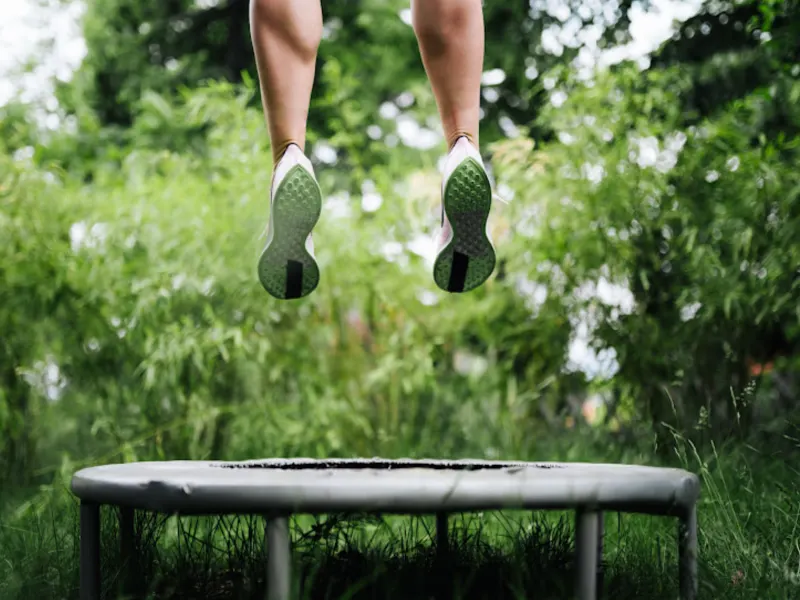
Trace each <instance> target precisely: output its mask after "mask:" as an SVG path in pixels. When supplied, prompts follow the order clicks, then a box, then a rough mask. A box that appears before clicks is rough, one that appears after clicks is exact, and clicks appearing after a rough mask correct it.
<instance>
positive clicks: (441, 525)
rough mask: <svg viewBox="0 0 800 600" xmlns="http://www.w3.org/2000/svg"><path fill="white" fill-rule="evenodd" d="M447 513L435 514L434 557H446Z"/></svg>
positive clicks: (447, 544)
mask: <svg viewBox="0 0 800 600" xmlns="http://www.w3.org/2000/svg"><path fill="white" fill-rule="evenodd" d="M447 533H448V532H447V513H443V512H442V513H436V555H437V556H439V557H443V556H446V555H447V552H448V548H449V540H448V537H447Z"/></svg>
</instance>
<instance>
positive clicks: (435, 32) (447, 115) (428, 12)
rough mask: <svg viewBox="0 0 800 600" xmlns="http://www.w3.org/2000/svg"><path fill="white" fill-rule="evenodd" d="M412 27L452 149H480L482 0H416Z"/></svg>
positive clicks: (412, 7) (413, 2) (482, 41)
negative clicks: (466, 143)
mask: <svg viewBox="0 0 800 600" xmlns="http://www.w3.org/2000/svg"><path fill="white" fill-rule="evenodd" d="M411 10H412V22H413V25H414V32H415V33H416V35H417V41H418V43H419V49H420V54H421V55H422V63H423V64H424V65H425V71H426V72H427V74H428V79H430V82H431V87H432V88H433V93H434V95H435V96H436V104H437V105H438V107H439V115H440V116H441V119H442V128H443V129H444V134H445V136H446V138H447V142H448V147H452V146H453V144H455V142H456V141H457V140H458V138H460V137H462V136H466V137H467V138H468V139H469V140H470V141H471V142H472V143H473V144H474V145H475V146H476V147H477V146H478V122H479V119H480V117H479V112H480V93H481V74H482V72H483V51H484V31H483V9H482V7H481V0H412V5H411Z"/></svg>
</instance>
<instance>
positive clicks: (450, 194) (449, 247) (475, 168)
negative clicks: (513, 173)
mask: <svg viewBox="0 0 800 600" xmlns="http://www.w3.org/2000/svg"><path fill="white" fill-rule="evenodd" d="M491 207H492V186H491V183H490V182H489V177H488V176H487V175H486V169H485V168H484V165H483V160H482V159H481V155H480V153H479V152H478V150H477V148H475V146H473V145H472V144H471V143H470V141H469V140H468V139H467V138H466V137H461V138H459V139H458V141H456V143H455V145H454V146H453V148H452V149H451V150H450V153H449V154H448V156H447V160H446V161H445V166H444V178H443V181H442V231H441V235H440V236H439V241H438V247H437V255H436V260H435V262H434V264H433V279H434V281H436V285H438V286H439V287H440V288H441V289H443V290H445V291H446V292H454V293H459V292H468V291H470V290H473V289H475V288H476V287H478V286H480V285H481V284H483V283H484V282H485V281H486V280H487V279H488V278H489V276H490V275H491V274H492V272H493V271H494V267H495V263H496V256H495V251H494V246H493V245H492V242H491V240H490V239H489V235H488V232H487V229H486V224H487V222H488V220H489V211H490V210H491Z"/></svg>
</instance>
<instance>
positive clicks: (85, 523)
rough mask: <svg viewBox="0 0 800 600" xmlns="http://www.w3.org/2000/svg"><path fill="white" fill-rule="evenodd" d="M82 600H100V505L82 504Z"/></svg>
mask: <svg viewBox="0 0 800 600" xmlns="http://www.w3.org/2000/svg"><path fill="white" fill-rule="evenodd" d="M80 515H81V516H80V521H81V522H80V530H81V550H80V555H81V556H80V586H81V600H100V505H99V504H93V503H91V502H81V512H80Z"/></svg>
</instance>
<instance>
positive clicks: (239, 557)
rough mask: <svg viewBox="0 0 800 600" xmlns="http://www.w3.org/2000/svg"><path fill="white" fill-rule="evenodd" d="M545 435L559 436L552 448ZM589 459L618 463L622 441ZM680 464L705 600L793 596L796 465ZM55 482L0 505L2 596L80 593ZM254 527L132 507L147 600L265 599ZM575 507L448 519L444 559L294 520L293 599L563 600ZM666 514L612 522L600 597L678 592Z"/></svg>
mask: <svg viewBox="0 0 800 600" xmlns="http://www.w3.org/2000/svg"><path fill="white" fill-rule="evenodd" d="M558 443H559V442H558V441H555V442H554V444H556V445H557V444H558ZM582 443H584V444H586V447H585V448H584V452H585V453H587V454H589V453H594V456H593V460H594V461H600V460H618V459H619V450H616V451H614V452H611V451H609V452H608V454H607V455H606V456H603V455H598V454H597V448H596V447H593V446H591V445H590V444H589V443H588V442H586V441H585V440H584V441H583V442H582ZM676 448H677V450H678V452H677V454H676V456H677V460H678V462H680V463H681V464H683V466H684V467H685V468H687V469H689V470H692V471H694V472H697V473H699V474H700V476H701V478H702V482H703V491H702V499H701V503H700V506H699V515H700V539H699V547H700V598H707V599H709V600H712V599H713V600H718V599H727V598H731V599H739V598H741V599H745V598H747V599H756V598H757V599H764V600H766V599H771V598H774V599H776V600H778V599H780V600H786V599H787V598H794V597H798V596H799V595H800V585H798V583H800V582H798V578H797V576H796V575H795V573H796V572H797V570H798V561H800V484H798V481H800V480H799V479H798V477H797V475H798V473H797V471H796V470H795V469H794V468H793V467H792V465H791V463H789V462H787V461H786V460H782V459H780V458H779V457H777V456H774V455H772V456H767V455H763V454H759V453H756V452H755V451H754V450H753V449H752V448H747V447H745V446H739V447H731V448H726V449H725V450H724V452H723V451H722V450H716V451H715V450H714V449H713V448H712V449H711V450H710V452H709V453H708V454H707V456H706V457H704V458H701V456H699V455H698V453H696V452H694V451H693V448H692V446H691V445H689V444H687V443H679V445H678V446H677V447H676ZM65 482H66V480H62V481H61V482H60V483H59V482H56V483H54V484H52V485H51V486H48V487H46V488H43V489H41V490H39V491H38V492H36V493H35V494H33V495H32V496H29V498H28V502H27V503H26V504H24V505H20V504H19V503H18V502H15V510H12V508H11V507H8V506H7V507H6V509H5V518H4V519H3V525H2V527H0V598H3V599H4V600H27V599H37V600H38V599H43V598H64V599H71V598H77V597H78V591H77V583H78V570H77V564H78V563H77V556H78V531H77V503H76V501H75V499H74V498H73V497H71V495H70V494H69V492H68V491H67V489H66V486H65ZM103 521H104V527H103V531H104V535H103V572H104V576H105V581H104V588H105V589H106V590H107V594H108V595H107V596H106V597H108V598H117V597H118V595H117V594H115V590H116V589H118V588H117V585H118V582H119V571H120V569H119V563H120V561H119V551H118V547H117V532H116V516H115V514H114V511H113V509H111V508H106V509H104V511H103ZM263 527H264V526H263V520H262V519H259V518H255V517H238V518H236V517H218V518H183V519H180V520H179V519H177V518H166V517H161V516H155V515H150V514H141V515H140V516H139V518H138V519H137V533H138V535H139V536H140V539H141V540H142V541H141V548H140V550H139V553H140V556H141V557H142V561H141V572H140V576H139V577H138V578H137V580H138V581H140V582H145V581H146V582H149V584H150V585H149V590H148V592H149V596H148V597H151V598H175V599H180V600H183V599H189V598H196V599H200V598H209V599H211V598H214V599H216V598H219V599H222V598H225V599H233V598H263V597H264V595H263V594H264V564H265V563H264V559H265V555H264V552H265V549H264V545H263V543H262V542H263V539H264V531H263ZM572 527H573V524H572V517H571V515H570V514H569V513H557V512H547V513H533V514H532V513H520V512H498V513H483V514H466V515H455V516H453V517H452V518H451V528H450V529H451V531H450V535H451V538H450V545H451V552H450V553H449V554H448V556H447V557H446V558H444V559H441V558H437V555H436V552H435V549H434V545H433V541H432V539H433V537H434V534H433V531H434V529H433V518H432V517H414V518H412V517H399V516H391V517H386V516H365V515H361V516H359V515H351V516H346V515H330V516H321V517H310V516H300V517H297V518H295V519H294V521H293V523H292V536H293V548H294V560H295V565H294V585H295V591H296V592H297V597H298V598H302V599H308V600H312V599H318V598H320V599H322V598H326V599H340V598H341V599H344V598H348V599H353V600H356V599H364V598H387V599H389V598H397V599H400V598H470V599H471V598H491V599H492V600H497V599H499V598H542V599H550V598H552V599H560V598H569V597H571V593H572V586H573V581H574V579H573V571H572V569H573V562H572V555H573V545H572V544H573V541H572V540H573V531H572ZM675 540H676V522H675V521H674V520H672V519H666V518H656V517H647V516H639V515H617V514H607V515H606V538H605V549H604V584H603V597H605V598H615V599H616V600H628V599H630V600H633V599H642V598H644V599H652V600H658V599H662V598H663V599H665V600H666V599H674V598H676V597H677V588H676V586H677V557H676V541H675Z"/></svg>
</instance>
